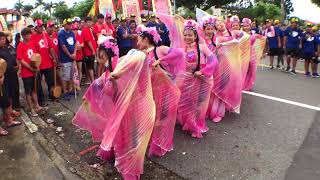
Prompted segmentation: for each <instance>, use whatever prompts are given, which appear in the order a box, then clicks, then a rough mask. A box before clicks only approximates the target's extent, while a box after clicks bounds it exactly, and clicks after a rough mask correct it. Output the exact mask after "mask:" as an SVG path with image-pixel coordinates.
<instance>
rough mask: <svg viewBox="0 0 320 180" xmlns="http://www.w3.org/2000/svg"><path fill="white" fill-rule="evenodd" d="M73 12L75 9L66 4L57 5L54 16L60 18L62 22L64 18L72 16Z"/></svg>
mask: <svg viewBox="0 0 320 180" xmlns="http://www.w3.org/2000/svg"><path fill="white" fill-rule="evenodd" d="M72 14H73V9H71V8H68V6H67V5H66V4H62V5H59V4H58V5H56V7H55V8H54V12H53V14H52V15H53V16H54V17H56V18H57V19H59V21H60V22H62V21H63V20H64V19H67V18H71V16H72Z"/></svg>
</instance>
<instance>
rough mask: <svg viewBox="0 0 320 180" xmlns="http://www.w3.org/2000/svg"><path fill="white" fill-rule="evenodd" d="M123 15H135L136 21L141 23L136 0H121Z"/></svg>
mask: <svg viewBox="0 0 320 180" xmlns="http://www.w3.org/2000/svg"><path fill="white" fill-rule="evenodd" d="M122 9H123V15H124V16H125V17H130V15H131V14H134V15H136V22H137V23H138V24H141V17H140V6H139V3H138V0H122Z"/></svg>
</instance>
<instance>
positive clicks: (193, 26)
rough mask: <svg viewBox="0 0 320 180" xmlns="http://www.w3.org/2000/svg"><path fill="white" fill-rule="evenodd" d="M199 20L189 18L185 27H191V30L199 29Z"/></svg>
mask: <svg viewBox="0 0 320 180" xmlns="http://www.w3.org/2000/svg"><path fill="white" fill-rule="evenodd" d="M197 26H198V24H197V22H196V21H194V20H187V21H186V22H185V23H184V29H185V30H186V29H189V30H194V31H196V30H197Z"/></svg>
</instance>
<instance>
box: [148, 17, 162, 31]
mask: <svg viewBox="0 0 320 180" xmlns="http://www.w3.org/2000/svg"><path fill="white" fill-rule="evenodd" d="M147 27H155V28H156V29H157V30H159V24H158V23H157V17H156V15H155V14H151V16H150V21H149V22H148V24H147Z"/></svg>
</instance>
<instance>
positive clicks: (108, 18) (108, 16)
mask: <svg viewBox="0 0 320 180" xmlns="http://www.w3.org/2000/svg"><path fill="white" fill-rule="evenodd" d="M105 26H106V29H107V30H109V31H110V33H111V35H112V36H113V38H115V37H116V29H115V27H114V26H113V24H112V15H111V14H110V13H108V12H107V14H106V18H105Z"/></svg>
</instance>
